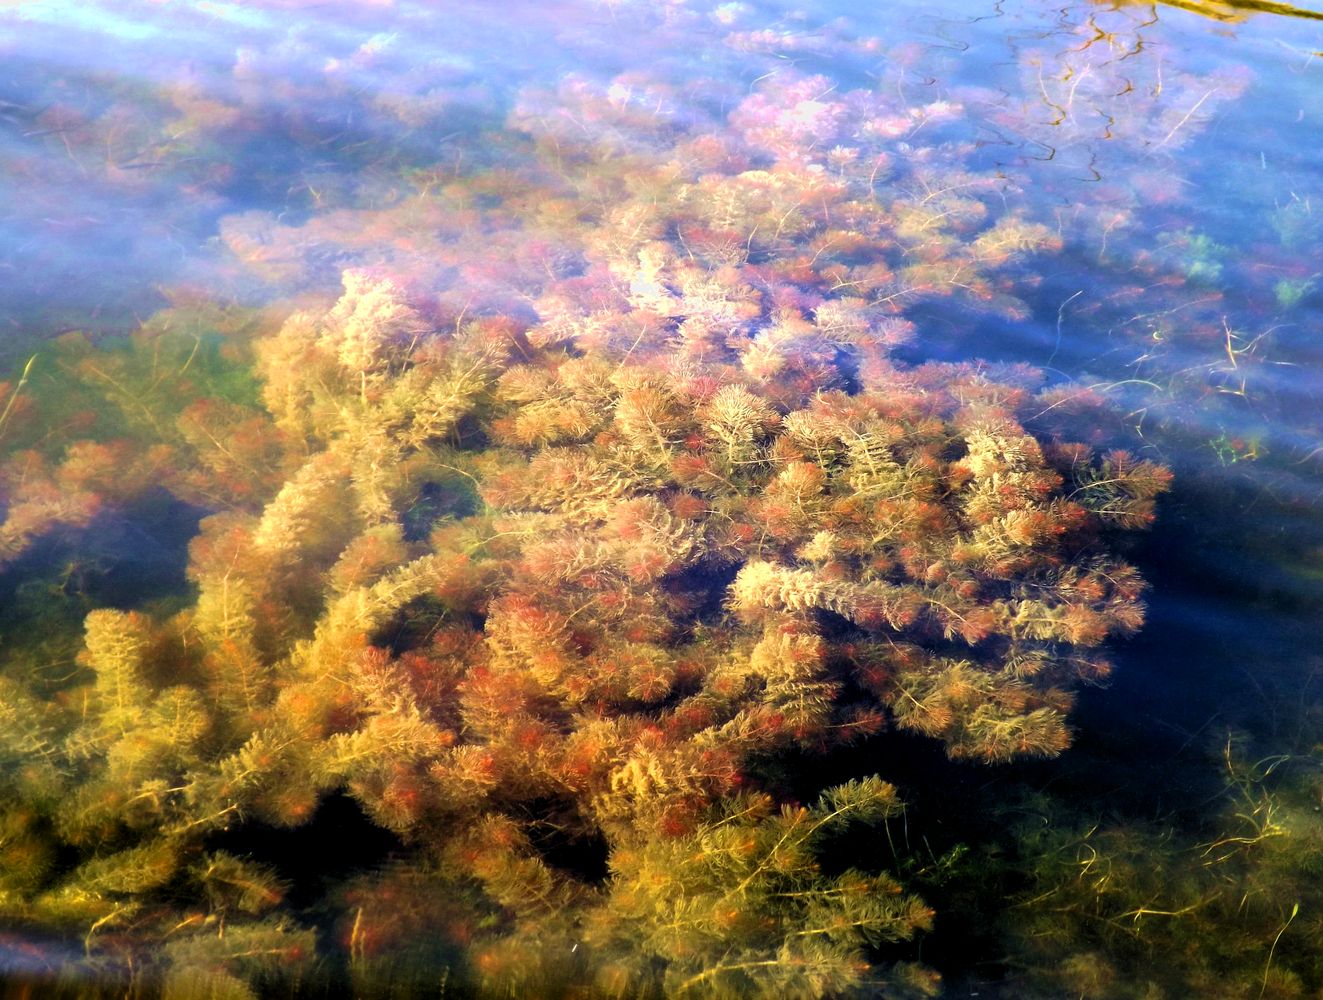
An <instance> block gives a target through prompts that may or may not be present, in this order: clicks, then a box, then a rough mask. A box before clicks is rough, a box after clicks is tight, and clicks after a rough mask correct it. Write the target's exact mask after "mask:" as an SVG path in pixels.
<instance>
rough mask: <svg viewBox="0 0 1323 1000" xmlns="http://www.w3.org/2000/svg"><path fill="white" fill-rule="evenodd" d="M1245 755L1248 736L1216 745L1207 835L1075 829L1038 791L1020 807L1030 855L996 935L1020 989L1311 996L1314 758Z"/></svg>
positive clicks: (1315, 909)
mask: <svg viewBox="0 0 1323 1000" xmlns="http://www.w3.org/2000/svg"><path fill="white" fill-rule="evenodd" d="M1251 753H1252V749H1251V747H1250V746H1249V745H1248V744H1247V741H1246V740H1245V738H1244V736H1243V734H1228V735H1227V736H1226V737H1225V742H1224V743H1223V744H1222V745H1221V746H1220V747H1219V748H1218V751H1217V757H1218V762H1219V764H1220V765H1221V769H1222V777H1223V779H1224V786H1223V788H1222V790H1221V793H1220V794H1219V795H1218V797H1217V802H1216V808H1215V809H1214V810H1212V811H1211V812H1210V817H1209V819H1208V822H1207V826H1206V829H1205V832H1204V834H1203V837H1202V838H1199V837H1197V836H1189V835H1182V834H1179V833H1178V832H1177V831H1176V830H1175V829H1174V827H1173V825H1171V824H1163V823H1143V822H1134V821H1130V822H1118V821H1115V820H1100V821H1099V822H1097V823H1093V824H1090V823H1085V824H1083V825H1081V824H1079V823H1078V822H1074V823H1072V822H1070V820H1069V818H1068V817H1067V816H1065V815H1060V814H1057V813H1056V812H1055V811H1054V809H1053V806H1052V805H1051V804H1050V803H1049V802H1048V801H1047V800H1046V799H1045V798H1043V797H1038V798H1036V799H1033V800H1031V801H1027V802H1024V803H1021V804H1020V808H1021V809H1022V810H1023V814H1024V815H1025V817H1026V818H1025V819H1024V821H1023V822H1022V823H1021V824H1020V825H1019V826H1018V835H1019V837H1020V840H1021V849H1023V850H1026V851H1027V855H1028V856H1030V857H1033V858H1035V859H1036V860H1035V866H1034V870H1033V881H1032V883H1031V885H1030V886H1028V887H1027V888H1026V890H1025V891H1024V892H1023V894H1022V895H1021V897H1020V898H1019V899H1018V900H1017V901H1016V902H1014V903H1013V905H1012V907H1011V910H1010V914H1011V915H1010V916H1009V918H1008V919H1007V920H1005V921H1004V922H1003V932H1004V933H1005V934H1006V935H1007V936H1008V937H1009V938H1011V939H1013V941H1014V944H1013V951H1014V953H1015V955H1016V956H1017V959H1016V965H1017V966H1018V968H1017V969H1016V970H1015V972H1014V973H1013V975H1014V976H1015V979H1016V982H1017V990H1018V991H1019V992H1020V993H1021V995H1024V996H1029V997H1038V996H1042V997H1053V996H1060V995H1061V993H1062V992H1063V991H1066V992H1069V993H1070V994H1071V995H1076V996H1084V997H1090V998H1098V1000H1104V998H1115V1000H1121V998H1139V997H1143V998H1159V997H1178V996H1201V997H1210V998H1221V997H1226V998H1231V997H1245V996H1250V997H1275V998H1282V1000H1286V998H1294V997H1307V996H1313V995H1314V994H1315V993H1316V992H1317V990H1318V988H1319V984H1320V982H1323V966H1321V965H1320V962H1319V958H1318V954H1317V948H1316V947H1314V942H1316V941H1317V940H1318V936H1319V934H1320V933H1323V928H1321V927H1320V920H1319V912H1320V909H1319V903H1320V901H1319V893H1318V888H1317V886H1318V878H1317V876H1318V873H1319V871H1320V866H1323V824H1321V823H1320V821H1319V818H1318V816H1317V811H1318V807H1317V797H1318V790H1319V767H1318V765H1319V761H1318V756H1317V752H1313V753H1308V754H1302V755H1287V754H1283V755H1272V756H1269V757H1265V758H1263V759H1261V760H1251V759H1250V756H1248V755H1249V754H1251ZM1045 817H1047V818H1048V821H1047V822H1044V818H1045Z"/></svg>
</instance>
